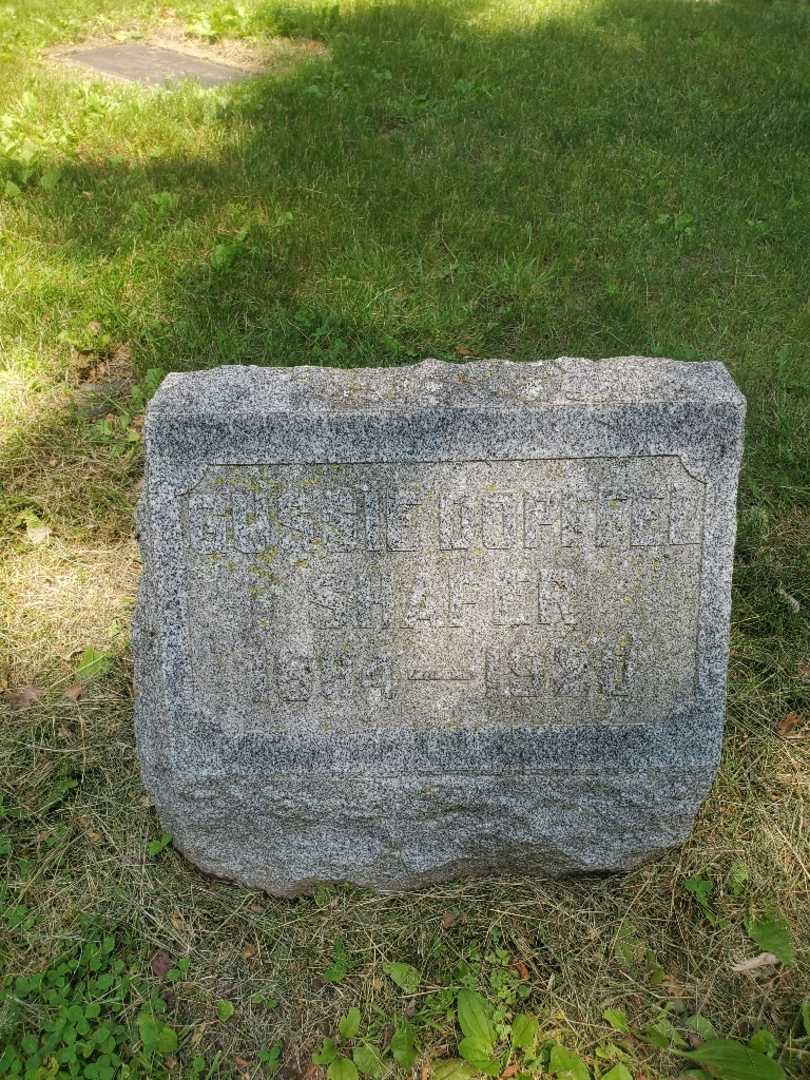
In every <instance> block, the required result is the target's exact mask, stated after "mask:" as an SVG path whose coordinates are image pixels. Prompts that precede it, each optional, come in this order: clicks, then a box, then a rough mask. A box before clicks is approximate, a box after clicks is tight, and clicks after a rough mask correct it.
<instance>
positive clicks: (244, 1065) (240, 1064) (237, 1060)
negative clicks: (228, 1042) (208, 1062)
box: [233, 1054, 251, 1069]
mask: <svg viewBox="0 0 810 1080" xmlns="http://www.w3.org/2000/svg"><path fill="white" fill-rule="evenodd" d="M233 1063H234V1065H235V1066H236V1067H237V1069H249V1068H250V1067H251V1066H250V1062H249V1061H246V1060H245V1058H243V1057H239V1055H238V1054H234V1055H233Z"/></svg>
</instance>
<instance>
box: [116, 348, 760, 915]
mask: <svg viewBox="0 0 810 1080" xmlns="http://www.w3.org/2000/svg"><path fill="white" fill-rule="evenodd" d="M744 407H745V403H744V399H743V398H742V396H741V395H740V393H739V391H738V390H737V388H736V386H735V385H734V382H733V381H732V379H731V377H730V375H729V374H728V372H727V370H726V369H725V367H724V366H723V365H722V364H720V363H714V362H712V363H679V362H675V361H671V360H654V359H645V358H640V357H625V358H621V359H614V360H605V361H588V360H580V359H568V358H563V359H559V360H553V361H538V362H536V363H522V364H518V363H511V362H507V361H495V360H493V361H483V362H474V363H466V364H448V363H442V362H439V361H435V360H426V361H424V362H423V363H421V364H416V365H414V366H411V367H400V368H390V369H383V368H376V369H354V370H332V369H322V368H317V367H296V368H284V367H278V368H253V367H223V368H219V369H215V370H210V371H198V372H194V373H190V374H182V375H170V376H168V378H166V380H165V381H164V383H163V385H162V386H161V388H160V390H159V392H158V393H157V395H156V396H155V398H154V399H153V401H152V402H151V404H150V407H149V410H148V414H147V419H146V425H145V438H146V459H147V467H146V478H145V486H144V492H143V497H142V501H141V504H140V508H139V530H140V540H141V546H142V551H143V558H144V573H143V580H142V585H141V591H140V596H139V600H138V607H137V612H136V618H135V623H134V650H135V660H136V688H137V706H136V727H137V738H138V748H139V753H140V758H141V762H142V768H143V776H144V780H145V783H146V786H147V788H148V790H149V791H150V793H151V795H152V797H153V799H154V802H155V804H156V806H157V809H158V811H159V814H160V816H161V818H162V821H163V823H164V825H165V827H166V828H167V829H169V830H170V831H171V833H172V835H173V837H174V842H175V844H176V845H177V846H178V847H179V848H180V850H181V851H183V852H184V853H185V854H186V855H187V856H188V857H189V858H190V859H191V860H192V861H193V862H195V863H196V864H197V865H198V866H200V867H202V868H203V869H204V870H206V871H209V872H211V873H213V874H216V875H220V876H223V877H226V878H231V879H233V880H236V881H239V882H243V883H245V884H248V885H251V886H258V887H261V888H263V889H267V890H268V891H270V892H272V893H276V894H283V895H295V894H298V893H302V892H307V891H309V890H311V889H313V888H314V887H315V886H316V885H317V883H318V882H324V881H351V882H355V883H358V884H361V885H368V886H371V887H374V888H377V889H379V890H399V889H404V888H408V887H413V886H418V885H420V884H423V883H429V882H432V881H435V880H441V879H446V878H450V877H456V876H460V875H465V874H480V873H485V872H487V871H490V870H499V871H504V870H506V871H513V872H517V873H532V874H534V873H537V874H543V875H559V874H566V873H582V872H589V871H608V870H619V869H622V868H627V867H632V866H634V865H635V864H637V863H639V862H640V861H642V860H643V859H645V858H648V857H650V856H651V855H653V854H655V853H657V852H659V851H661V850H663V849H666V848H668V847H670V846H672V845H675V844H677V843H679V842H681V841H682V840H683V839H684V838H685V837H686V836H687V834H688V832H689V829H690V827H691V824H692V821H693V818H694V815H695V812H696V810H697V808H698V806H699V804H700V802H701V800H702V799H703V798H704V796H705V795H706V793H707V790H708V788H709V785H710V783H711V780H712V777H713V775H714V773H715V770H716V767H717V763H718V758H719V753H720V745H721V736H722V729H723V718H724V702H725V681H726V666H727V650H728V624H729V604H730V586H731V566H732V554H733V547H734V533H735V496H736V484H737V473H738V468H739V463H740V455H741V450H742V437H743V418H744Z"/></svg>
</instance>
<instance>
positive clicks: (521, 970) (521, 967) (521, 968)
mask: <svg viewBox="0 0 810 1080" xmlns="http://www.w3.org/2000/svg"><path fill="white" fill-rule="evenodd" d="M512 967H513V968H514V969H515V971H516V972H517V973H518V975H519V976H520V977H521V979H522V980H523V982H526V980H527V979H528V978H529V969H528V968H527V967H526V965H525V964H524V962H523V961H522V960H521V959H520V957H519V956H515V957H514V958H513V960H512Z"/></svg>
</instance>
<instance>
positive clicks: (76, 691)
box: [63, 682, 82, 701]
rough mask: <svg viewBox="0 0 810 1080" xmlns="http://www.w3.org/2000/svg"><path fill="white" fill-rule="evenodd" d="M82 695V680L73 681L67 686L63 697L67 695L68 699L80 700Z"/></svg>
mask: <svg viewBox="0 0 810 1080" xmlns="http://www.w3.org/2000/svg"><path fill="white" fill-rule="evenodd" d="M81 696H82V684H81V683H80V682H75V683H71V685H70V686H68V687H66V689H65V691H64V694H63V697H66V698H67V699H68V701H78V700H79V698H80V697H81Z"/></svg>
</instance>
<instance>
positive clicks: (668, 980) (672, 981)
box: [661, 975, 686, 999]
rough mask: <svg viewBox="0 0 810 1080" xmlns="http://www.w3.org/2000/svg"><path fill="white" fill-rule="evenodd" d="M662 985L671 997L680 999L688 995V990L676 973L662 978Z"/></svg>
mask: <svg viewBox="0 0 810 1080" xmlns="http://www.w3.org/2000/svg"><path fill="white" fill-rule="evenodd" d="M661 985H662V986H663V988H664V990H665V991H666V992H667V994H668V995H669V996H670V997H671V998H676V999H679V998H685V997H686V990H685V989H684V988H683V986H682V985H681V984H680V983H679V982H678V980H677V979H676V978H675V976H674V975H665V976H664V977H663V979H662V980H661Z"/></svg>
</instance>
